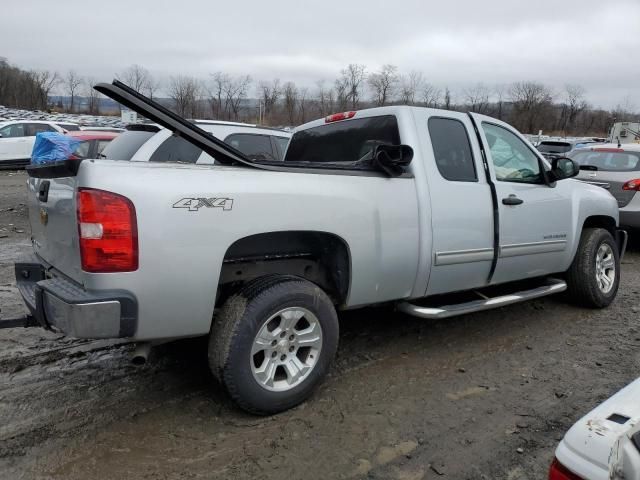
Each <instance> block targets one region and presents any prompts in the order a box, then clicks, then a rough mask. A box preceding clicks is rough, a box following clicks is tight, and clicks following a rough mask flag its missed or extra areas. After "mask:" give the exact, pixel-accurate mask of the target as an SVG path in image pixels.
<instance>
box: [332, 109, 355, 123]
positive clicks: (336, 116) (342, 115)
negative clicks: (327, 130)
mask: <svg viewBox="0 0 640 480" xmlns="http://www.w3.org/2000/svg"><path fill="white" fill-rule="evenodd" d="M355 116H356V112H354V111H351V112H341V113H334V114H333V115H329V116H328V117H325V118H324V123H331V122H338V121H340V120H349V119H350V118H353V117H355Z"/></svg>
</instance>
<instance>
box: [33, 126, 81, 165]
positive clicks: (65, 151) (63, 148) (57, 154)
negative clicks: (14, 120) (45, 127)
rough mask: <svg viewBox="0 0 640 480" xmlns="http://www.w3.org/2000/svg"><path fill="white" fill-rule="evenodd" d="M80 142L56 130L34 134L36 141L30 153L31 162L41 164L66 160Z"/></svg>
mask: <svg viewBox="0 0 640 480" xmlns="http://www.w3.org/2000/svg"><path fill="white" fill-rule="evenodd" d="M78 145H80V142H79V141H78V140H76V139H74V138H71V137H67V136H65V135H63V134H62V133H58V132H40V133H38V134H36V143H34V145H33V152H32V153H31V163H32V164H35V165H41V164H43V163H51V162H58V161H60V160H67V159H69V157H70V156H71V155H72V154H73V152H74V150H75V149H76V148H78Z"/></svg>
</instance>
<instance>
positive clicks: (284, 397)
mask: <svg viewBox="0 0 640 480" xmlns="http://www.w3.org/2000/svg"><path fill="white" fill-rule="evenodd" d="M337 346H338V318H337V315H336V311H335V309H334V307H333V304H332V303H331V300H330V299H329V297H327V295H326V294H325V293H324V292H323V291H322V290H321V289H320V288H319V287H318V286H316V285H314V284H312V283H310V282H308V281H306V280H303V279H300V278H297V277H286V276H275V275H274V276H267V277H262V278H259V279H257V280H254V281H252V282H249V283H248V284H246V285H245V286H244V288H242V290H241V291H240V292H238V293H237V294H235V295H233V296H232V297H230V298H229V299H228V300H227V301H226V302H225V304H224V305H223V306H222V308H221V309H220V312H219V314H218V315H217V316H216V318H215V320H214V324H213V328H212V330H211V338H210V341H209V365H210V367H211V370H212V372H213V374H214V375H215V376H216V377H217V378H218V380H219V381H220V382H221V383H222V384H223V385H224V386H225V387H226V389H227V391H228V392H229V395H230V396H231V398H232V399H233V400H234V401H235V402H236V404H238V406H240V407H241V408H242V409H244V410H246V411H248V412H251V413H255V414H261V415H265V414H273V413H277V412H280V411H283V410H286V409H288V408H291V407H293V406H295V405H297V404H298V403H300V402H302V401H304V400H305V399H306V398H307V397H308V396H309V395H311V393H312V391H313V389H314V388H315V387H316V386H317V385H318V383H320V381H321V380H322V379H323V377H324V376H325V375H326V373H327V371H328V370H329V366H330V364H331V361H332V360H333V357H334V356H335V353H336V349H337Z"/></svg>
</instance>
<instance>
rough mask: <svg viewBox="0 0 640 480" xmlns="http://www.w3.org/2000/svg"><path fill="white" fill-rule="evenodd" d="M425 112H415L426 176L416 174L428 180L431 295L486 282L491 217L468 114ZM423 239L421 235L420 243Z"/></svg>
mask: <svg viewBox="0 0 640 480" xmlns="http://www.w3.org/2000/svg"><path fill="white" fill-rule="evenodd" d="M418 112H419V113H418ZM423 112H424V113H423ZM427 112H429V110H416V113H415V116H416V120H417V122H416V123H417V126H418V129H419V132H420V133H422V135H421V138H423V139H424V141H425V144H424V145H423V154H424V155H423V156H424V167H425V169H426V175H425V176H418V175H417V176H416V178H426V179H427V181H428V186H427V191H428V195H429V198H430V203H431V225H430V231H431V232H432V233H431V234H432V244H433V246H432V252H433V257H432V259H431V260H432V267H431V272H430V276H429V283H428V286H427V291H426V295H434V294H438V293H443V292H454V291H459V290H467V289H471V288H476V287H480V286H484V285H486V284H487V281H488V278H489V274H490V271H491V265H492V262H493V257H494V221H493V203H492V199H491V189H490V187H489V184H488V183H487V179H486V175H485V170H484V166H483V162H482V155H481V152H480V149H479V146H478V142H477V140H476V135H475V132H474V129H473V125H472V123H471V121H470V119H469V117H468V116H467V115H465V114H462V113H457V112H447V113H446V114H444V113H442V112H438V113H437V114H436V115H429V114H428V113H427ZM423 115H424V116H423ZM427 133H428V134H427ZM426 243H427V241H426V239H425V241H423V248H426Z"/></svg>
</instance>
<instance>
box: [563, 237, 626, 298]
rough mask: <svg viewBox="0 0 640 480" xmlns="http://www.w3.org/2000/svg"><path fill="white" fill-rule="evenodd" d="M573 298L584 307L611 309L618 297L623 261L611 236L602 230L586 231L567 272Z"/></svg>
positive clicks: (569, 289) (569, 288)
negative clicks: (607, 307) (621, 262)
mask: <svg viewBox="0 0 640 480" xmlns="http://www.w3.org/2000/svg"><path fill="white" fill-rule="evenodd" d="M566 277H567V287H568V292H569V295H570V296H571V298H572V299H573V300H574V301H576V303H579V304H580V305H583V306H585V307H591V308H603V307H606V306H608V305H609V304H610V303H611V302H612V301H613V300H614V298H616V294H617V293H618V286H619V284H620V257H619V254H618V247H617V245H616V242H615V241H614V239H613V237H612V236H611V234H610V233H609V232H608V231H607V230H605V229H603V228H585V229H584V230H583V231H582V236H581V237H580V244H579V245H578V251H577V252H576V256H575V258H574V259H573V263H572V264H571V267H569V270H568V271H567V275H566Z"/></svg>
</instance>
